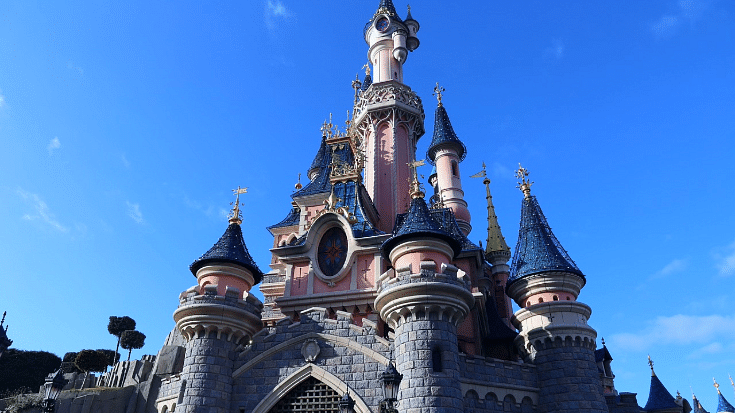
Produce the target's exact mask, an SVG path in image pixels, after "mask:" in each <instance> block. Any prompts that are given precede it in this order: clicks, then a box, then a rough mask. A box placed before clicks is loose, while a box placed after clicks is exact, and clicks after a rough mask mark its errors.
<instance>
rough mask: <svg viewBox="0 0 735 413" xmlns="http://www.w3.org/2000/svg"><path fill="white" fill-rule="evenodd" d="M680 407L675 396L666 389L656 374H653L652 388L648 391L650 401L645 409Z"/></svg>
mask: <svg viewBox="0 0 735 413" xmlns="http://www.w3.org/2000/svg"><path fill="white" fill-rule="evenodd" d="M678 407H680V406H679V405H678V404H676V400H675V399H674V397H673V396H672V395H671V393H669V391H668V390H666V387H664V385H663V384H662V383H661V380H659V379H658V377H656V375H655V374H654V375H652V376H651V390H650V391H649V392H648V402H646V407H644V408H643V410H645V411H651V410H659V409H672V408H674V409H675V408H678Z"/></svg>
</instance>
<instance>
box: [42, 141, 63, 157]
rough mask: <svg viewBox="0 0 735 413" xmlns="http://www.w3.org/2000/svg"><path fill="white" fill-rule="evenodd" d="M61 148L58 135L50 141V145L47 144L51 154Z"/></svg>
mask: <svg viewBox="0 0 735 413" xmlns="http://www.w3.org/2000/svg"><path fill="white" fill-rule="evenodd" d="M59 148H61V141H60V140H59V137H58V136H55V137H54V138H53V139H51V141H49V143H48V146H46V149H47V150H48V155H49V156H51V155H53V154H54V151H55V150H57V149H59Z"/></svg>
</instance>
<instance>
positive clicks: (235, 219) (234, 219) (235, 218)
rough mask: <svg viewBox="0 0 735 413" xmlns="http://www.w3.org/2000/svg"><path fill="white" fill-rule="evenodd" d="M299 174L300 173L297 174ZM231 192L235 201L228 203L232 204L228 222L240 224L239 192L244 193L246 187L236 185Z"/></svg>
mask: <svg viewBox="0 0 735 413" xmlns="http://www.w3.org/2000/svg"><path fill="white" fill-rule="evenodd" d="M299 175H300V174H299ZM232 192H233V193H234V194H235V203H234V204H233V203H230V205H233V207H232V211H231V212H230V216H229V218H230V224H238V225H240V224H242V214H241V213H240V206H241V205H243V204H241V203H240V194H246V193H247V192H248V189H247V188H240V186H238V187H237V189H233V190H232Z"/></svg>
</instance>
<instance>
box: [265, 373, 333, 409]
mask: <svg viewBox="0 0 735 413" xmlns="http://www.w3.org/2000/svg"><path fill="white" fill-rule="evenodd" d="M339 399H340V396H339V395H338V394H337V392H336V391H334V390H332V388H331V387H329V386H327V385H326V384H324V383H322V382H320V381H319V380H317V379H315V378H314V377H309V378H308V379H306V380H304V381H303V382H301V384H299V385H298V386H296V387H294V388H293V389H291V391H290V392H288V393H286V395H285V396H283V398H282V399H281V400H280V401H279V402H278V403H277V404H276V405H275V406H273V408H272V409H271V410H270V412H269V413H292V412H324V413H337V412H339V404H338V403H339Z"/></svg>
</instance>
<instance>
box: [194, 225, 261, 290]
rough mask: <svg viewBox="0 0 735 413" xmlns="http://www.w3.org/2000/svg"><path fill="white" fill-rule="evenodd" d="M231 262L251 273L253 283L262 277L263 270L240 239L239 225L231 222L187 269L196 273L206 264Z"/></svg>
mask: <svg viewBox="0 0 735 413" xmlns="http://www.w3.org/2000/svg"><path fill="white" fill-rule="evenodd" d="M218 262H223V263H232V264H239V265H241V266H243V267H245V268H247V269H248V270H250V272H251V273H252V274H253V278H254V279H255V284H257V283H259V282H260V280H261V278H263V272H262V271H260V268H258V266H257V265H256V264H255V261H253V257H251V256H250V253H249V252H248V249H247V247H246V246H245V241H243V239H242V229H240V225H238V224H235V223H231V224H230V225H229V226H228V227H227V230H226V231H225V233H224V234H223V235H222V237H220V239H219V241H217V243H215V244H214V246H213V247H212V248H210V249H209V251H207V252H206V253H204V255H202V256H201V257H199V259H197V260H196V261H194V262H193V263H192V264H191V265H190V266H189V269H190V270H191V272H192V274H194V275H196V273H197V271H199V269H200V268H202V267H203V266H205V265H207V264H212V263H218Z"/></svg>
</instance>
